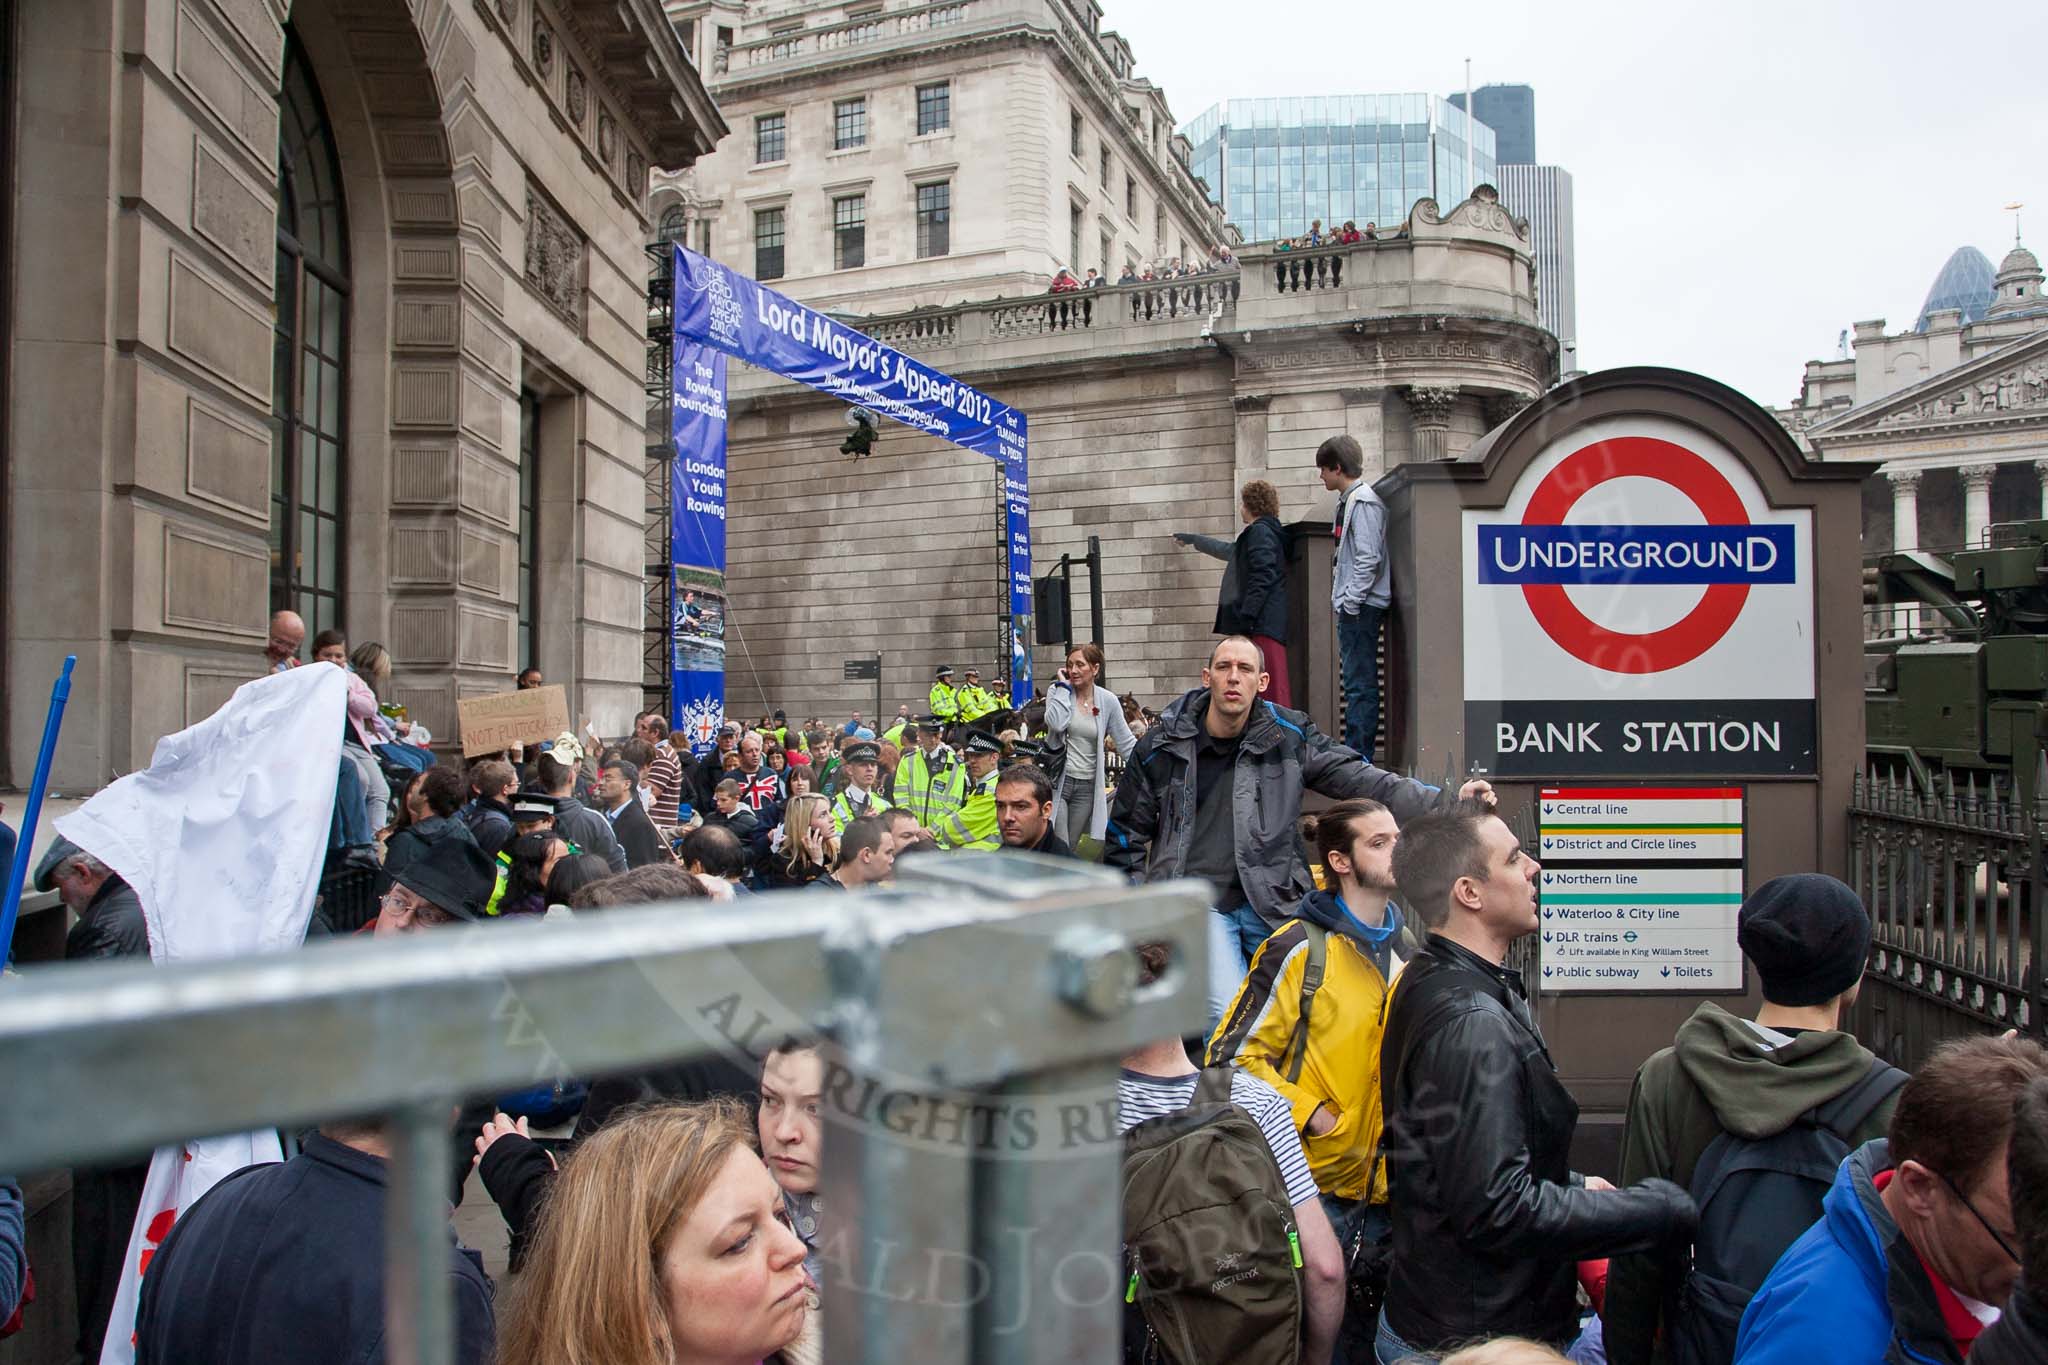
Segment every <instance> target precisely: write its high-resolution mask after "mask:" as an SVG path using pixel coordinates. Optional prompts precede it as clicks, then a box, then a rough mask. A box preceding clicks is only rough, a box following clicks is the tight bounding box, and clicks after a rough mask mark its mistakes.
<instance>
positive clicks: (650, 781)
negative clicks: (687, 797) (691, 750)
mask: <svg viewBox="0 0 2048 1365" xmlns="http://www.w3.org/2000/svg"><path fill="white" fill-rule="evenodd" d="M640 780H641V781H642V782H644V783H646V784H647V790H648V791H650V792H652V793H653V794H654V805H653V807H652V808H651V809H650V810H649V811H648V814H649V815H651V816H653V817H654V823H655V824H657V825H673V824H676V823H678V822H679V821H680V820H681V818H682V813H681V811H680V810H679V809H678V807H679V806H681V804H682V799H683V760H682V759H681V758H680V757H678V756H677V754H676V751H675V746H674V745H672V744H670V743H669V742H668V741H667V740H663V741H662V742H661V743H659V744H657V745H655V746H654V761H653V762H651V763H649V764H648V765H647V771H646V772H644V773H642V774H640Z"/></svg>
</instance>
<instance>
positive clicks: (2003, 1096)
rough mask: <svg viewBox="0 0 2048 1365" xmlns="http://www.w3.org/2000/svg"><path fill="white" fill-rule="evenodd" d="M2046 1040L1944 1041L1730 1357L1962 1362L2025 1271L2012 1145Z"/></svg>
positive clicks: (1845, 1167) (1846, 1176)
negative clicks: (2011, 1185) (2019, 1105)
mask: <svg viewBox="0 0 2048 1365" xmlns="http://www.w3.org/2000/svg"><path fill="white" fill-rule="evenodd" d="M2042 1077H2048V1049H2044V1048H2043V1047H2042V1046H2041V1045H2040V1044H2038V1043H2035V1042H2032V1041H2030V1040H2024V1039H2020V1038H2016V1037H2012V1036H2006V1037H2002V1038H1989V1037H1986V1038H1968V1039H1962V1040H1958V1041H1955V1042H1950V1043H1945V1044H1943V1045H1942V1046H1941V1047H1939V1048H1937V1049H1935V1051H1934V1053H1933V1055H1932V1056H1930V1057H1929V1058H1928V1059H1927V1061H1926V1062H1925V1063H1924V1064H1923V1065H1922V1066H1921V1068H1920V1070H1919V1071H1918V1072H1916V1073H1915V1074H1914V1076H1913V1079H1912V1080H1910V1081H1908V1082H1907V1083H1906V1087H1905V1089H1903V1090H1901V1091H1900V1092H1899V1103H1898V1108H1897V1109H1896V1110H1895V1111H1894V1112H1893V1114H1892V1123H1891V1136H1890V1138H1889V1139H1882V1138H1881V1139H1879V1140H1877V1141H1874V1142H1870V1143H1866V1144H1865V1145H1864V1146H1862V1147H1860V1148H1858V1149H1857V1150H1856V1151H1855V1152H1853V1153H1851V1154H1850V1156H1849V1159H1848V1160H1847V1161H1845V1162H1843V1163H1842V1168H1841V1170H1840V1171H1839V1172H1838V1173H1837V1174H1836V1176H1835V1184H1834V1188H1833V1189H1832V1190H1830V1191H1829V1192H1828V1196H1827V1199H1826V1201H1825V1205H1824V1212H1823V1213H1822V1215H1821V1220H1820V1221H1819V1222H1818V1223H1815V1224H1814V1225H1813V1227H1811V1228H1810V1229H1808V1230H1807V1232H1806V1235H1805V1236H1803V1237H1801V1238H1800V1239H1799V1240H1798V1241H1796V1242H1794V1243H1793V1244H1792V1247H1791V1249H1790V1250H1789V1251H1787V1252H1786V1253H1785V1255H1784V1257H1783V1259H1781V1260H1780V1261H1779V1262H1778V1264H1777V1267H1776V1268H1775V1269H1773V1270H1772V1271H1771V1274H1770V1278H1768V1279H1767V1280H1765V1281H1764V1284H1763V1287H1762V1288H1761V1289H1759V1290H1758V1291H1757V1294H1756V1297H1755V1298H1754V1299H1752V1300H1751V1301H1750V1305H1749V1311H1748V1312H1747V1313H1745V1314H1744V1315H1743V1318H1742V1333H1741V1336H1740V1338H1739V1339H1738V1341H1737V1344H1736V1351H1735V1361H1736V1365H1795V1363H1796V1365H1814V1362H1816V1361H1837V1360H1839V1361H1881V1360H1882V1361H1890V1360H1897V1361H1920V1362H1926V1365H1961V1363H1962V1361H1963V1360H1964V1359H1965V1358H1966V1357H1968V1355H1969V1354H1970V1348H1971V1346H1972V1345H1973V1344H1974V1343H1975V1342H1976V1340H1977V1336H1978V1334H1979V1333H1980V1332H1981V1331H1983V1329H1984V1328H1985V1327H1986V1326H1987V1325H1988V1324H1990V1323H1993V1322H1996V1321H1997V1320H1998V1316H1999V1306H2000V1305H2002V1304H2004V1303H2005V1302H2006V1300H2007V1298H2008V1297H2009V1296H2010V1295H2011V1294H2012V1290H2013V1286H2014V1284H2015V1283H2016V1282H2017V1281H2018V1279H2019V1274H2020V1263H2019V1258H2018V1255H2017V1252H2016V1248H2017V1247H2018V1244H2019V1238H2018V1235H2017V1233H2016V1232H2015V1230H2014V1227H2013V1215H2012V1200H2011V1196H2010V1193H2009V1191H2008V1188H2007V1184H2006V1153H2007V1149H2008V1147H2009V1145H2010V1143H2011V1139H2012V1134H2013V1105H2014V1101H2015V1100H2016V1099H2018V1097H2019V1095H2020V1093H2021V1092H2022V1091H2023V1090H2025V1089H2026V1087H2027V1086H2028V1085H2030V1084H2031V1083H2033V1082H2035V1081H2036V1080H2039V1079H2040V1078H2042Z"/></svg>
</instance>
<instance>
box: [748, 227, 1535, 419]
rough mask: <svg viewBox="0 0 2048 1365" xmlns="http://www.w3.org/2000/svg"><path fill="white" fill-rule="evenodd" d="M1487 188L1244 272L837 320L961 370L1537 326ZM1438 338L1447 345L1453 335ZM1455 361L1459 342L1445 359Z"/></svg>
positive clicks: (1522, 255) (757, 384) (1519, 254)
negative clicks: (1317, 333) (1329, 338)
mask: <svg viewBox="0 0 2048 1365" xmlns="http://www.w3.org/2000/svg"><path fill="white" fill-rule="evenodd" d="M1491 194H1492V192H1491V191H1490V190H1486V189H1482V191H1481V195H1480V197H1479V198H1476V199H1473V200H1468V201H1467V202H1466V203H1465V204H1461V205H1459V206H1458V208H1457V209H1456V210H1454V211H1453V212H1452V213H1450V214H1448V215H1441V216H1439V215H1438V213H1437V211H1436V206H1435V204H1433V203H1432V202H1430V201H1429V200H1423V201H1421V202H1420V203H1418V204H1417V205H1416V209H1415V213H1414V214H1413V215H1412V216H1411V218H1410V220H1409V223H1408V224H1407V225H1406V230H1405V232H1404V233H1403V234H1402V235H1398V236H1394V235H1390V236H1385V237H1380V238H1377V239H1375V240H1373V241H1367V242H1355V243H1352V244H1350V245H1348V246H1323V247H1315V248H1310V249H1306V250H1299V249H1289V250H1279V249H1277V248H1275V247H1273V246H1270V245H1259V246H1253V247H1247V248H1246V249H1245V250H1244V251H1243V252H1241V253H1240V255H1239V258H1238V268H1237V269H1235V270H1226V271H1213V272H1210V273H1208V274H1203V275H1193V276H1187V277H1184V278H1181V279H1174V280H1149V281H1144V282H1140V283H1134V284H1112V285H1103V286H1099V287H1097V288H1094V289H1080V290H1074V291H1072V292H1068V293H1060V294H1053V293H1046V294H1033V295H1028V296H1026V297H1023V298H997V299H986V300H976V301H972V302H967V303H957V304H951V305H947V306H944V307H937V308H921V309H916V310H913V311H910V312H904V313H891V314H886V315H881V316H873V317H853V316H846V315H842V314H835V315H834V316H835V317H836V318H837V319H838V320H839V321H840V322H843V323H845V324H846V325H847V326H849V327H852V328H855V329H856V330H858V331H861V332H864V333H866V334H867V335H869V336H872V337H874V338H875V339H876V340H878V341H882V342H886V343H887V344H889V345H891V346H894V347H896V348H897V349H898V350H901V351H906V352H910V353H912V354H915V355H920V356H923V357H925V358H926V359H928V360H930V361H931V362H932V363H934V364H936V365H939V366H940V367H941V368H946V369H953V370H957V371H961V372H984V371H987V370H990V369H1000V368H1002V367H1003V366H1005V365H1009V364H1015V363H1021V362H1026V361H1032V362H1038V361H1058V360H1065V359H1079V358H1081V357H1083V356H1095V357H1098V358H1108V357H1113V356H1119V355H1139V354H1148V353H1156V352H1159V351H1163V350H1180V349H1196V348H1206V347H1208V346H1210V345H1211V344H1212V343H1211V340H1210V339H1211V338H1212V337H1215V336H1217V335H1219V334H1222V335H1225V336H1227V337H1228V338H1230V339H1231V342H1232V344H1233V346H1236V345H1239V344H1242V343H1243V342H1246V341H1249V340H1251V339H1252V338H1255V337H1259V336H1270V337H1278V336H1282V335H1288V334H1294V333H1298V332H1299V331H1300V330H1301V329H1303V328H1310V327H1330V326H1342V327H1344V328H1345V329H1346V330H1347V331H1349V332H1351V333H1354V334H1359V335H1363V334H1366V333H1368V332H1377V331H1380V330H1381V329H1382V327H1383V326H1384V325H1386V324H1393V323H1396V321H1397V320H1399V319H1403V318H1407V319H1409V320H1410V322H1411V324H1412V325H1414V326H1418V327H1423V328H1425V329H1427V328H1429V327H1432V326H1434V325H1435V320H1436V319H1438V318H1440V317H1444V316H1451V317H1464V318H1474V319H1477V318H1484V319H1489V320H1492V321H1497V322H1503V323H1512V324H1523V325H1526V326H1527V327H1529V328H1536V327H1540V323H1539V321H1538V318H1537V311H1536V293H1535V282H1534V277H1533V274H1532V272H1531V265H1530V259H1529V253H1528V242H1527V238H1526V237H1523V236H1521V235H1520V233H1519V231H1518V229H1517V228H1516V225H1515V224H1514V223H1513V222H1511V221H1509V220H1508V219H1507V218H1506V217H1505V215H1504V214H1502V213H1501V211H1500V209H1499V205H1498V202H1497V201H1496V200H1494V199H1492V198H1491V197H1490V196H1491ZM1395 330H1397V331H1398V330H1401V329H1400V328H1399V327H1398V326H1396V328H1395ZM1439 330H1440V329H1439ZM1402 344H1403V346H1409V345H1411V343H1409V342H1406V341H1404V342H1403V343H1402ZM1442 344H1443V345H1445V346H1450V345H1451V343H1450V341H1449V340H1448V339H1444V340H1443V343H1442ZM1457 357H1458V353H1457V351H1456V348H1455V347H1451V349H1450V350H1449V351H1448V352H1447V353H1446V356H1445V358H1451V359H1455V358H1457ZM775 382H777V381H775V380H774V379H773V378H772V376H768V375H764V374H760V373H758V372H747V373H739V372H735V374H734V375H733V379H732V384H733V388H734V390H735V391H736V392H746V393H758V392H763V391H765V390H766V388H767V387H768V386H769V385H771V384H773V383H775Z"/></svg>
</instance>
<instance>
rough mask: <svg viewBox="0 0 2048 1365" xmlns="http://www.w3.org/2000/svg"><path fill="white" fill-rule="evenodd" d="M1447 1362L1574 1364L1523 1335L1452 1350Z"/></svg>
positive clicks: (1470, 1364)
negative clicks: (1460, 1349)
mask: <svg viewBox="0 0 2048 1365" xmlns="http://www.w3.org/2000/svg"><path fill="white" fill-rule="evenodd" d="M1444 1365H1571V1359H1570V1357H1568V1356H1561V1355H1559V1354H1558V1353H1557V1352H1556V1351H1553V1350H1551V1349H1550V1348H1549V1347H1548V1346H1544V1345H1542V1344H1540V1343H1538V1342H1534V1341H1529V1340H1526V1339H1524V1338H1522V1337H1495V1338H1494V1339H1493V1340H1492V1341H1486V1342H1481V1343H1480V1344H1479V1345H1477V1346H1467V1347H1466V1348H1465V1349H1464V1350H1462V1351H1453V1352H1451V1354H1449V1355H1447V1356H1445V1357H1444Z"/></svg>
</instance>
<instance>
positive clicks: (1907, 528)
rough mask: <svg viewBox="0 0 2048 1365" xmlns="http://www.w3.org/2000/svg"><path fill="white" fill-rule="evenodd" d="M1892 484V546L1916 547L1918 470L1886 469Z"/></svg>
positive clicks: (1896, 548) (1918, 522) (1918, 508)
mask: <svg viewBox="0 0 2048 1365" xmlns="http://www.w3.org/2000/svg"><path fill="white" fill-rule="evenodd" d="M1884 476H1885V478H1887V479H1889V480H1891V485H1892V548H1893V549H1894V550H1911V549H1916V548H1917V547H1918V546H1919V544H1920V471H1919V470H1917V469H1887V470H1886V471H1885V472H1884Z"/></svg>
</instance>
